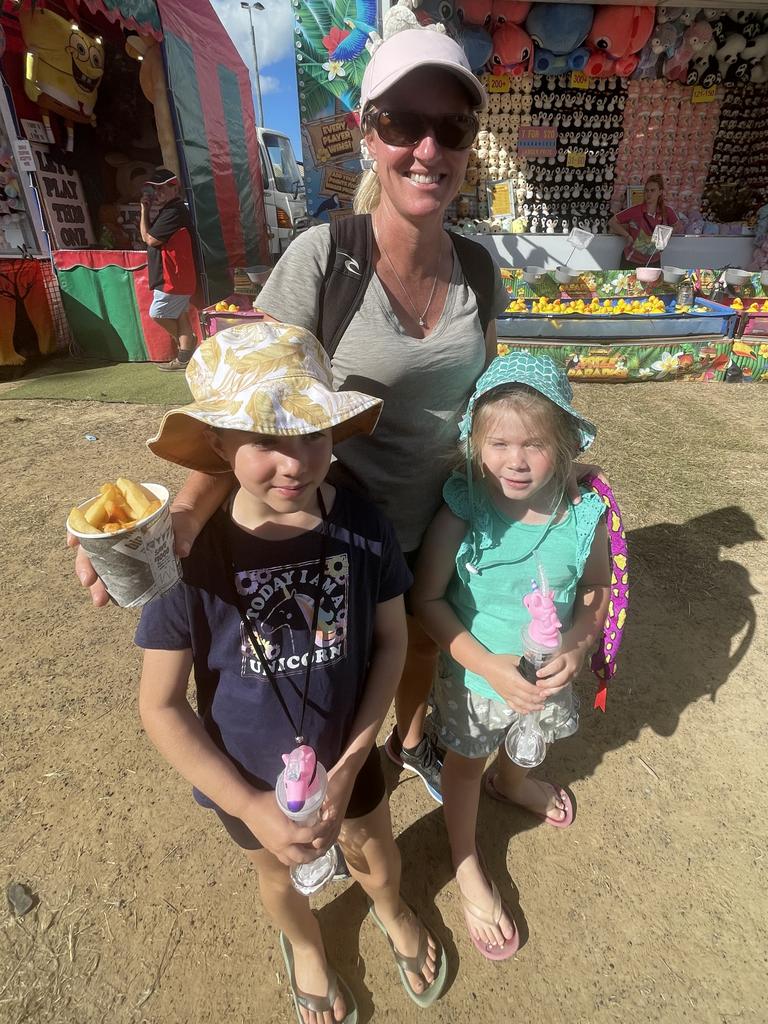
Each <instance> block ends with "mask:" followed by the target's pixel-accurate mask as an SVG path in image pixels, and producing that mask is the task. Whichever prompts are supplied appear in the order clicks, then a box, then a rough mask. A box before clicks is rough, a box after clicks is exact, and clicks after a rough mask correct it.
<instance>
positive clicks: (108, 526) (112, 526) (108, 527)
mask: <svg viewBox="0 0 768 1024" xmlns="http://www.w3.org/2000/svg"><path fill="white" fill-rule="evenodd" d="M135 525H136V520H135V519H129V521H128V522H127V523H104V525H103V526H102V528H101V532H102V533H117V531H118V530H129V529H130V528H131V527H132V526H135Z"/></svg>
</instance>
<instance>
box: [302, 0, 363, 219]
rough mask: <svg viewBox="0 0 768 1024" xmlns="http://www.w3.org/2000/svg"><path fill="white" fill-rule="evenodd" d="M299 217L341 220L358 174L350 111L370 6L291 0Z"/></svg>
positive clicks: (340, 0)
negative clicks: (301, 196) (300, 170)
mask: <svg viewBox="0 0 768 1024" xmlns="http://www.w3.org/2000/svg"><path fill="white" fill-rule="evenodd" d="M293 5H294V21H295V33H294V39H295V47H296V77H297V81H298V89H299V110H300V116H301V136H302V149H303V153H304V183H305V187H306V191H307V212H308V213H309V215H310V217H311V218H312V221H313V223H320V222H321V221H328V220H330V219H331V218H333V217H338V216H344V215H346V214H347V213H349V212H350V211H351V209H352V196H353V194H354V191H355V186H356V184H357V179H358V177H359V175H360V128H359V125H358V119H357V108H358V104H359V102H360V86H361V84H362V81H363V73H364V72H365V66H366V64H367V63H368V59H369V54H368V51H367V50H366V48H365V44H366V42H367V41H368V38H369V36H370V34H371V33H372V32H375V31H376V24H377V15H376V0H336V2H335V3H334V2H333V0H293Z"/></svg>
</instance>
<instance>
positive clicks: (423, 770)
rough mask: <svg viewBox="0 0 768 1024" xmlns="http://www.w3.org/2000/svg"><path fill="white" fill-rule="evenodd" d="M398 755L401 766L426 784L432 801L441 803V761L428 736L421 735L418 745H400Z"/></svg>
mask: <svg viewBox="0 0 768 1024" xmlns="http://www.w3.org/2000/svg"><path fill="white" fill-rule="evenodd" d="M400 757H401V758H402V761H403V768H407V769H408V771H410V772H413V773H414V775H418V776H419V778H420V779H421V781H422V782H423V783H424V785H425V786H426V789H427V792H428V793H429V795H430V796H431V797H432V799H433V800H434V801H436V802H437V803H438V804H442V802H443V795H442V793H441V792H440V772H441V770H442V767H443V765H442V762H441V761H440V755H439V754H438V752H437V748H436V747H435V745H434V744H433V742H432V741H431V739H430V738H429V737H428V736H422V738H421V743H419V745H418V747H414V748H413V749H411V748H410V747H402V748H401V750H400Z"/></svg>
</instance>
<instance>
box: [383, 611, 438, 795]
mask: <svg viewBox="0 0 768 1024" xmlns="http://www.w3.org/2000/svg"><path fill="white" fill-rule="evenodd" d="M407 621H408V651H407V654H406V658H405V667H404V668H403V674H402V676H401V677H400V683H399V684H398V687H397V693H396V694H395V715H396V720H397V725H396V727H395V729H394V731H393V733H392V734H391V735H390V737H389V738H388V740H387V743H386V751H387V754H388V755H389V757H390V758H391V759H392V760H393V761H395V762H396V763H402V764H403V765H404V766H405V767H406V768H408V769H410V770H411V771H412V772H415V773H416V774H417V775H419V776H420V778H421V779H422V781H423V782H424V785H425V786H426V787H427V790H428V792H429V793H430V795H431V796H432V797H433V798H434V799H435V800H437V801H438V802H440V799H441V797H440V768H441V764H440V759H439V757H438V756H437V752H436V750H435V748H434V746H433V744H432V743H430V742H429V739H428V738H427V737H425V736H424V719H425V718H426V715H427V701H428V698H429V691H430V690H431V689H432V680H433V678H434V675H435V667H436V665H437V654H438V649H437V646H436V645H435V643H434V641H433V640H432V638H431V637H430V636H428V635H427V634H426V633H425V632H424V630H423V629H422V628H421V626H420V625H419V623H418V622H417V620H416V619H415V618H414V617H413V616H412V615H408V616H407Z"/></svg>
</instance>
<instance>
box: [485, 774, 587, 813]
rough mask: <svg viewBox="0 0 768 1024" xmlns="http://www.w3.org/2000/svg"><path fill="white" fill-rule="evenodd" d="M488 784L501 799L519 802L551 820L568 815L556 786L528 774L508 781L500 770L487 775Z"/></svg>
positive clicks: (514, 802) (521, 805)
mask: <svg viewBox="0 0 768 1024" xmlns="http://www.w3.org/2000/svg"><path fill="white" fill-rule="evenodd" d="M488 785H489V786H490V787H491V789H492V790H495V791H496V793H497V794H498V795H499V796H500V797H501V798H502V799H503V800H509V801H510V803H513V804H519V806H520V807H525V808H526V809H527V810H529V811H533V813H534V814H538V815H540V816H541V817H542V818H550V819H551V820H552V821H564V820H565V818H566V817H567V815H568V808H567V806H566V803H565V801H564V800H563V798H562V796H561V795H560V791H559V790H558V788H557V787H556V786H552V785H550V784H549V783H548V782H539V780H538V779H532V778H531V777H530V776H526V777H525V778H522V779H519V780H518V781H516V782H514V783H513V782H510V781H509V780H508V779H505V778H504V777H503V775H502V773H501V772H496V774H495V775H489V777H488Z"/></svg>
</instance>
